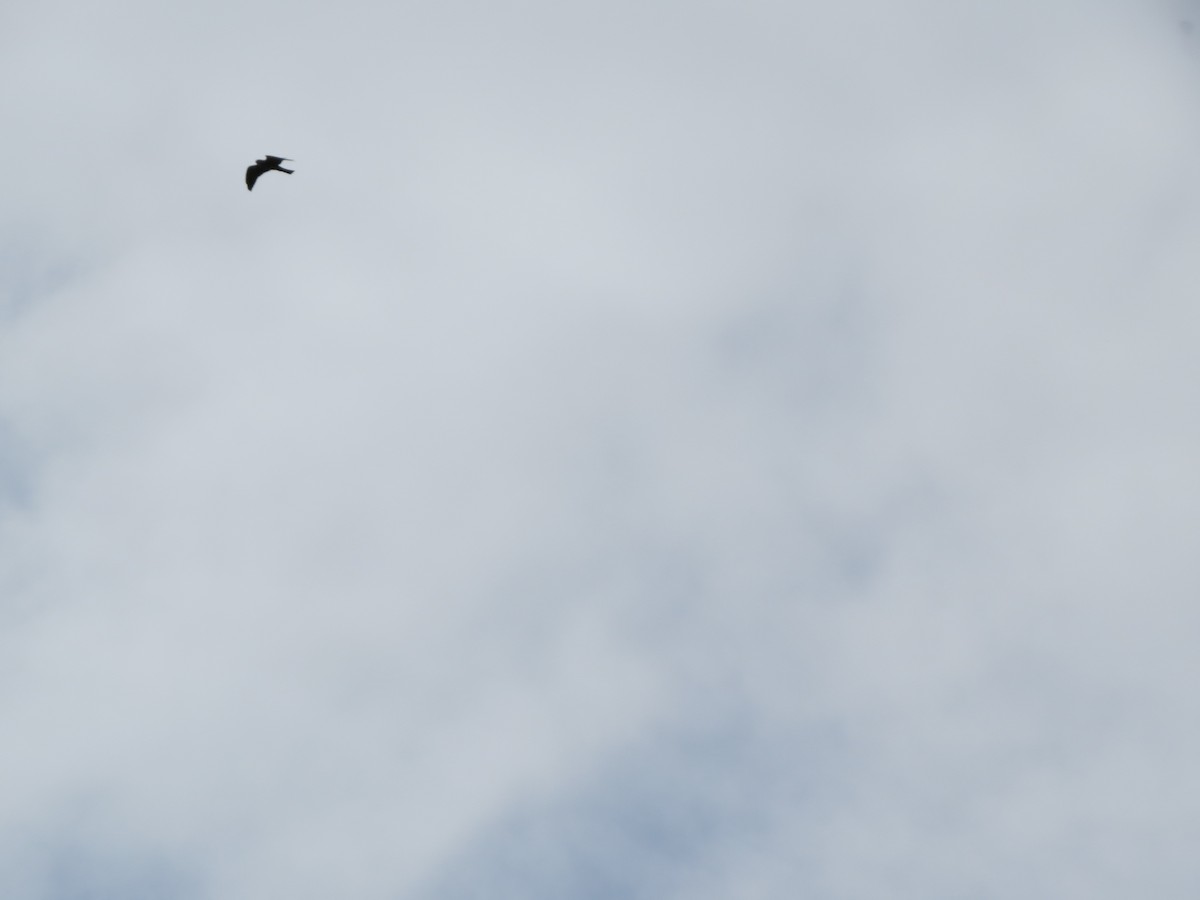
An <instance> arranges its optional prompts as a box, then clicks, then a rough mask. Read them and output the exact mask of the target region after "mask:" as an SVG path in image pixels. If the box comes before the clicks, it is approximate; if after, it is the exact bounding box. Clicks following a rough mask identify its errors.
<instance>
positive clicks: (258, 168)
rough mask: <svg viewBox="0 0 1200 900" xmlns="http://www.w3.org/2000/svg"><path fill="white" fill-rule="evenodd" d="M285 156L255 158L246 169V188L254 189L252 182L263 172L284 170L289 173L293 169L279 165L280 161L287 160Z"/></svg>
mask: <svg viewBox="0 0 1200 900" xmlns="http://www.w3.org/2000/svg"><path fill="white" fill-rule="evenodd" d="M289 161H290V160H288V158H287V157H286V156H268V157H267V158H266V159H257V160H255V161H254V165H252V166H251V167H250V168H248V169H247V170H246V190H248V191H252V190H254V182H256V181H258V176H259V175H261V174H263V172H270V171H272V170H274V171H276V172H285V173H287V174H288V175H291V174H292V172H294V171H295V170H294V169H285V168H284V167H283V166H281V165H280V163H281V162H289Z"/></svg>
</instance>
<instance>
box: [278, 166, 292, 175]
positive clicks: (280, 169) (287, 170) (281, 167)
mask: <svg viewBox="0 0 1200 900" xmlns="http://www.w3.org/2000/svg"><path fill="white" fill-rule="evenodd" d="M277 168H278V169H279V171H280V172H287V173H288V174H289V175H291V174H292V173H293V172H295V171H296V170H295V169H285V168H284V167H283V166H277Z"/></svg>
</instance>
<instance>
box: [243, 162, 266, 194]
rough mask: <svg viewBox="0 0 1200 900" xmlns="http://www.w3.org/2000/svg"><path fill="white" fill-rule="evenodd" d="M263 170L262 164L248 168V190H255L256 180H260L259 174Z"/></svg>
mask: <svg viewBox="0 0 1200 900" xmlns="http://www.w3.org/2000/svg"><path fill="white" fill-rule="evenodd" d="M262 172H263V170H262V168H261V167H260V166H251V167H250V168H248V169H247V170H246V190H248V191H252V190H254V182H256V181H258V176H259V175H261V174H262Z"/></svg>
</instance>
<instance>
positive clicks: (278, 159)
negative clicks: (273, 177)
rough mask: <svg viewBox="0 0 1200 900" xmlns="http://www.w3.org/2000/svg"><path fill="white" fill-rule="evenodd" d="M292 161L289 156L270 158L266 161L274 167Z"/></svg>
mask: <svg viewBox="0 0 1200 900" xmlns="http://www.w3.org/2000/svg"><path fill="white" fill-rule="evenodd" d="M290 159H291V157H289V156H268V157H267V159H266V161H267V163H268V164H270V165H272V166H276V165H279V163H281V162H288V161H289V160H290Z"/></svg>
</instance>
